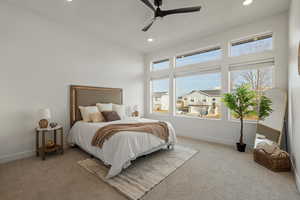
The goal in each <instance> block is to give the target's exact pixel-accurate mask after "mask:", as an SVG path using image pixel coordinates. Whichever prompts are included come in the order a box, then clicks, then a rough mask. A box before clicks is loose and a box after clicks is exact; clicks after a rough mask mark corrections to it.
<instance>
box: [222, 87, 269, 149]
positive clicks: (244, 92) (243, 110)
mask: <svg viewBox="0 0 300 200" xmlns="http://www.w3.org/2000/svg"><path fill="white" fill-rule="evenodd" d="M222 101H223V102H224V103H225V105H226V106H227V107H228V108H229V109H230V110H231V113H232V115H233V117H235V118H236V119H239V120H240V123H241V124H240V125H241V128H240V140H239V142H238V143H236V147H237V150H238V151H240V152H245V149H246V144H245V143H244V119H245V117H249V116H255V115H256V116H258V119H264V118H265V117H267V116H269V114H270V112H272V109H271V104H272V101H271V100H270V99H269V98H267V97H265V96H263V95H262V96H260V97H258V95H257V93H256V92H255V91H253V90H251V89H250V86H249V85H246V84H244V85H241V86H240V87H238V88H237V89H236V90H235V91H234V92H233V93H227V94H224V97H223V99H222ZM257 107H259V110H258V111H257V110H256V109H255V108H257Z"/></svg>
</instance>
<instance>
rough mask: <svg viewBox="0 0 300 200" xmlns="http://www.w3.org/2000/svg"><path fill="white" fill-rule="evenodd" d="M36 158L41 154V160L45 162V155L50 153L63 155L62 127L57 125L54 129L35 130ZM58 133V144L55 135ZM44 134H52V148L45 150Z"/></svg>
mask: <svg viewBox="0 0 300 200" xmlns="http://www.w3.org/2000/svg"><path fill="white" fill-rule="evenodd" d="M35 131H36V156H39V155H40V154H41V156H42V159H43V160H45V158H46V154H48V153H52V152H60V153H61V154H63V153H64V133H63V127H62V126H60V125H57V126H56V127H54V128H50V127H49V128H36V129H35ZM58 132H60V144H58V143H57V133H58ZM46 133H50V134H53V138H54V146H53V147H51V148H47V146H46V136H45V135H46ZM40 134H42V146H41V147H40Z"/></svg>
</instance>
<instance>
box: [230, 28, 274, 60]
mask: <svg viewBox="0 0 300 200" xmlns="http://www.w3.org/2000/svg"><path fill="white" fill-rule="evenodd" d="M269 36H270V37H269ZM267 38H272V49H267V50H264V51H261V52H254V53H248V54H242V55H238V56H233V55H232V47H234V46H237V45H241V44H247V43H250V42H254V41H258V40H263V39H267ZM274 38H275V37H274V33H273V32H265V33H260V34H254V35H250V36H246V37H243V38H239V39H234V40H231V41H230V42H229V44H228V57H229V58H238V57H241V56H248V55H255V54H263V53H265V52H272V51H274V48H275V42H274ZM234 44H235V45H234Z"/></svg>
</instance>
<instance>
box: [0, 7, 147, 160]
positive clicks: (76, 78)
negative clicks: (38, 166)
mask: <svg viewBox="0 0 300 200" xmlns="http://www.w3.org/2000/svg"><path fill="white" fill-rule="evenodd" d="M0 27H1V28H0V91H1V96H0V102H1V103H0V127H1V128H0V163H1V162H5V161H8V160H11V159H16V158H20V157H23V156H28V155H32V153H33V150H34V141H35V133H34V128H35V125H36V122H37V120H38V119H37V111H38V110H39V109H40V108H46V107H49V108H50V109H51V112H52V117H53V120H54V121H56V122H59V123H62V124H63V125H64V127H65V130H68V128H69V127H68V125H69V85H70V84H81V85H91V86H101V87H116V88H123V89H124V104H127V105H135V104H139V105H140V108H143V107H144V105H143V91H144V61H143V55H141V54H140V53H138V52H136V51H132V50H130V49H128V48H125V47H120V46H117V45H116V44H114V43H111V42H108V41H104V40H101V36H99V38H100V39H99V40H98V38H96V37H92V36H90V35H86V34H85V33H84V32H76V31H74V30H71V29H68V28H66V27H64V26H61V25H58V24H56V23H54V22H51V21H48V20H47V19H43V18H41V17H40V16H37V15H35V14H34V13H31V12H30V11H27V10H23V9H21V8H16V7H14V6H12V5H10V4H6V3H3V2H1V3H0ZM66 132H67V131H66Z"/></svg>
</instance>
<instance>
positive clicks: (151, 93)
mask: <svg viewBox="0 0 300 200" xmlns="http://www.w3.org/2000/svg"><path fill="white" fill-rule="evenodd" d="M158 80H168V91H167V92H168V96H169V107H168V111H167V112H165V113H163V112H154V111H153V96H152V95H153V81H158ZM149 82H150V84H149V85H150V88H149V89H150V92H149V93H150V96H149V97H150V106H149V113H150V114H152V115H161V116H167V115H169V114H170V113H171V111H170V99H171V97H170V78H169V77H168V76H159V77H153V78H151V79H150V80H149Z"/></svg>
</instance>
